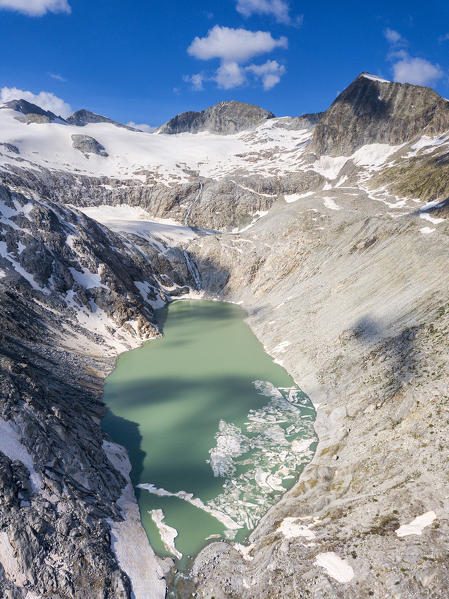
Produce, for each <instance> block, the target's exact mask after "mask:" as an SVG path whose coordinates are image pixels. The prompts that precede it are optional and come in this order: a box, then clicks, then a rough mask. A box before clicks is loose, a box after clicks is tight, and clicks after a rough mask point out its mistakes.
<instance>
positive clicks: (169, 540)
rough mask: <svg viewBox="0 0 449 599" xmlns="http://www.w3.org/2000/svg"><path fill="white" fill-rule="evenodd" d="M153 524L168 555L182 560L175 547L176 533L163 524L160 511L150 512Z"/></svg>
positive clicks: (173, 529)
mask: <svg viewBox="0 0 449 599" xmlns="http://www.w3.org/2000/svg"><path fill="white" fill-rule="evenodd" d="M149 514H150V516H151V518H152V520H153V522H154V523H155V524H156V526H157V529H158V531H159V534H160V535H161V540H162V543H163V544H164V547H165V549H166V550H167V551H168V553H171V554H172V555H174V556H175V557H177V558H178V559H181V558H182V553H181V552H180V551H178V550H177V549H176V547H175V539H176V537H177V536H178V531H177V530H176V528H173V527H172V526H168V524H165V522H164V518H165V516H164V512H163V511H162V510H151V511H150V512H149Z"/></svg>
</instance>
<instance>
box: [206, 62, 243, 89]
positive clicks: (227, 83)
mask: <svg viewBox="0 0 449 599" xmlns="http://www.w3.org/2000/svg"><path fill="white" fill-rule="evenodd" d="M214 80H215V81H216V82H217V85H218V87H221V88H222V89H232V88H233V87H239V86H240V85H243V84H244V83H246V81H247V79H246V74H245V70H244V69H243V68H242V67H241V66H240V65H239V64H237V63H236V62H225V63H223V64H222V65H221V66H220V67H219V68H218V69H217V72H216V74H215V77H214Z"/></svg>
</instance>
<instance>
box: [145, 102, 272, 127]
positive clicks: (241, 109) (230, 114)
mask: <svg viewBox="0 0 449 599" xmlns="http://www.w3.org/2000/svg"><path fill="white" fill-rule="evenodd" d="M272 118H274V114H273V113H272V112H269V111H268V110H265V109H263V108H260V107H259V106H254V105H253V104H245V103H244V102H236V101H235V100H232V101H231V102H219V103H218V104H215V106H211V107H210V108H206V109H205V110H201V111H200V112H194V111H189V112H182V113H181V114H178V115H176V116H175V117H173V118H172V119H170V120H169V121H168V122H167V123H165V125H162V127H160V128H159V129H158V130H157V133H165V134H170V135H172V134H176V133H199V132H200V131H210V132H211V133H221V134H231V133H238V132H239V131H244V130H245V129H250V128H252V127H254V126H256V125H258V124H259V123H261V122H262V121H265V120H267V119H272Z"/></svg>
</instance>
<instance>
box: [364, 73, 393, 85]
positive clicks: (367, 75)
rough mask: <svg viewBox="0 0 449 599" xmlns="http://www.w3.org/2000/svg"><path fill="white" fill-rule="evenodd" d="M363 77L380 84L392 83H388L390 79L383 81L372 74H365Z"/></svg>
mask: <svg viewBox="0 0 449 599" xmlns="http://www.w3.org/2000/svg"><path fill="white" fill-rule="evenodd" d="M362 77H364V78H365V79H370V80H371V81H379V83H391V81H388V79H382V77H378V76H377V75H371V74H370V73H363V75H362Z"/></svg>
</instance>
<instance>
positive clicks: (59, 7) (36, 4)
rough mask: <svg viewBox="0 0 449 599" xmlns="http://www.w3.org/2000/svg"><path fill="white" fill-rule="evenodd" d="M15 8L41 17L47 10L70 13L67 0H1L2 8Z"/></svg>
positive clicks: (0, 5)
mask: <svg viewBox="0 0 449 599" xmlns="http://www.w3.org/2000/svg"><path fill="white" fill-rule="evenodd" d="M2 8H3V9H6V10H15V11H17V12H21V13H24V14H26V15H29V16H30V17H41V16H42V15H45V13H47V12H54V13H56V12H65V13H70V12H71V8H70V5H69V3H68V2H67V0H0V9H2Z"/></svg>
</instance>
